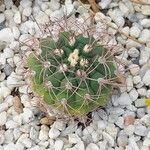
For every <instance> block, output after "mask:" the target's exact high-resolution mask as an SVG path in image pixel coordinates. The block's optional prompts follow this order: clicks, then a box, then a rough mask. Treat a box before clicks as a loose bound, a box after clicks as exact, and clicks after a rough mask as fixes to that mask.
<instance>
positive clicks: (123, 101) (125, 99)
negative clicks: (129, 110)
mask: <svg viewBox="0 0 150 150" xmlns="http://www.w3.org/2000/svg"><path fill="white" fill-rule="evenodd" d="M118 103H119V105H123V106H128V105H131V103H132V101H131V99H130V97H129V95H128V94H127V93H122V94H121V96H120V97H119V98H118Z"/></svg>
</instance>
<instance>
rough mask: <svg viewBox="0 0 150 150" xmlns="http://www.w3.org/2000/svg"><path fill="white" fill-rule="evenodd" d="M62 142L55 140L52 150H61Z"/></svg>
mask: <svg viewBox="0 0 150 150" xmlns="http://www.w3.org/2000/svg"><path fill="white" fill-rule="evenodd" d="M63 145H64V142H63V141H62V140H56V141H55V145H54V149H55V150H62V149H63Z"/></svg>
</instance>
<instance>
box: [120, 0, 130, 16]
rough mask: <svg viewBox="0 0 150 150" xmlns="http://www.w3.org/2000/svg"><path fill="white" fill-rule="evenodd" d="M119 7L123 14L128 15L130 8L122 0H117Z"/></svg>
mask: <svg viewBox="0 0 150 150" xmlns="http://www.w3.org/2000/svg"><path fill="white" fill-rule="evenodd" d="M119 9H120V10H121V12H123V14H124V16H128V14H129V12H130V10H129V8H128V7H127V6H126V5H125V4H124V3H123V2H119Z"/></svg>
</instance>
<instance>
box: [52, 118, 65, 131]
mask: <svg viewBox="0 0 150 150" xmlns="http://www.w3.org/2000/svg"><path fill="white" fill-rule="evenodd" d="M53 127H54V128H56V129H58V130H60V131H62V130H64V129H65V127H66V125H65V122H64V121H63V120H56V121H55V122H54V124H53Z"/></svg>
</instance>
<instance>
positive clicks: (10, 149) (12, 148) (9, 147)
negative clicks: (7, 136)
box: [4, 143, 16, 150]
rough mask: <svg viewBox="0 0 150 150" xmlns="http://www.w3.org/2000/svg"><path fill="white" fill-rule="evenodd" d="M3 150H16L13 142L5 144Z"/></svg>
mask: <svg viewBox="0 0 150 150" xmlns="http://www.w3.org/2000/svg"><path fill="white" fill-rule="evenodd" d="M4 150H16V146H15V144H14V143H9V144H7V145H6V146H4Z"/></svg>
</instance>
